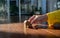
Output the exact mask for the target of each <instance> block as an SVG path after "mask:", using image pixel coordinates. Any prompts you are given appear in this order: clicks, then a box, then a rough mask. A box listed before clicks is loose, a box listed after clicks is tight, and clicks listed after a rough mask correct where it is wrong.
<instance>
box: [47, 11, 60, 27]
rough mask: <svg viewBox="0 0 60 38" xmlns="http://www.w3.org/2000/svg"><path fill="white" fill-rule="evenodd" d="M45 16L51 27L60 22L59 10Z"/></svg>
mask: <svg viewBox="0 0 60 38" xmlns="http://www.w3.org/2000/svg"><path fill="white" fill-rule="evenodd" d="M47 16H48V24H49V26H51V25H53V24H54V23H56V22H60V10H56V11H53V12H50V13H47Z"/></svg>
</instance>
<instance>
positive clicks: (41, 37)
mask: <svg viewBox="0 0 60 38" xmlns="http://www.w3.org/2000/svg"><path fill="white" fill-rule="evenodd" d="M0 38H60V30H53V29H38V30H36V29H29V28H27V29H26V34H25V33H24V25H23V23H11V24H0Z"/></svg>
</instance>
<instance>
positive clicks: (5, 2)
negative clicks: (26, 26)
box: [0, 0, 60, 24]
mask: <svg viewBox="0 0 60 38" xmlns="http://www.w3.org/2000/svg"><path fill="white" fill-rule="evenodd" d="M57 9H60V0H0V24H1V23H18V22H23V21H24V20H27V19H28V18H29V17H31V16H32V15H35V14H39V15H42V14H45V13H48V12H51V11H54V10H57Z"/></svg>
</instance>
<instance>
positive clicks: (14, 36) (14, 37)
mask: <svg viewBox="0 0 60 38" xmlns="http://www.w3.org/2000/svg"><path fill="white" fill-rule="evenodd" d="M0 38H59V37H56V36H53V35H52V36H46V35H31V34H24V33H9V32H0Z"/></svg>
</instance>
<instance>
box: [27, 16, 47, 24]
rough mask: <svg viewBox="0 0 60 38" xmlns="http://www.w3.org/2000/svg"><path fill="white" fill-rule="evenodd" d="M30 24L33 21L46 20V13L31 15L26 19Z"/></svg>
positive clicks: (40, 21)
mask: <svg viewBox="0 0 60 38" xmlns="http://www.w3.org/2000/svg"><path fill="white" fill-rule="evenodd" d="M28 21H29V22H30V23H31V24H33V23H34V24H35V23H42V22H44V21H47V15H33V16H32V17H30V18H29V20H28Z"/></svg>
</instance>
